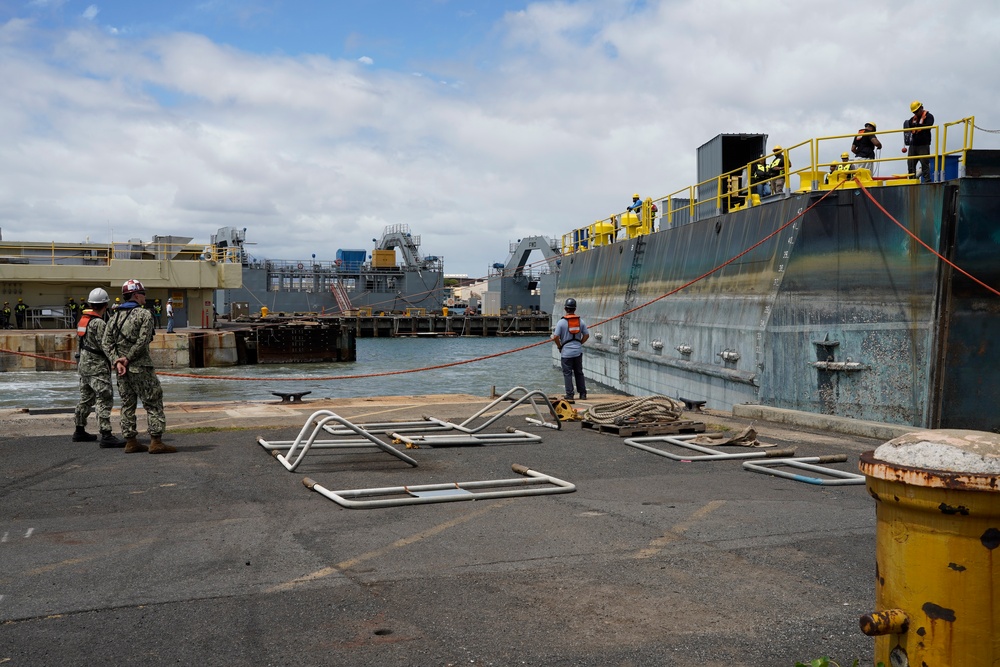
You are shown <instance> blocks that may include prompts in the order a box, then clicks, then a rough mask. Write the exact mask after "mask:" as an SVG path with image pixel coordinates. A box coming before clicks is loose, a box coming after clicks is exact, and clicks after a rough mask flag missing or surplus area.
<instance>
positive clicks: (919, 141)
mask: <svg viewBox="0 0 1000 667" xmlns="http://www.w3.org/2000/svg"><path fill="white" fill-rule="evenodd" d="M910 111H912V112H913V116H912V117H910V118H908V119H906V122H904V123H903V127H904V128H907V129H909V130H911V131H910V132H904V133H903V143H904V144H906V145H907V146H909V147H910V149H909V150H910V159H909V160H907V161H906V169H907V171H909V172H910V178H916V176H917V163H918V162H919V163H920V180H921V181H922V182H924V183H930V182H931V159H930V157H929V156H930V154H931V131H930V130H929V129H913V128H929V127H931V126H932V125H934V115H933V114H932V113H931V112H930V111H928V110H927V109H924V105H923V103H922V102H920V101H919V100H913V102H911V103H910ZM906 150H907V149H906V146H903V152H904V153H905V152H906ZM921 155H926V156H928V157H919V156H921Z"/></svg>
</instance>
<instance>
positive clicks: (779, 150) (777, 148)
mask: <svg viewBox="0 0 1000 667" xmlns="http://www.w3.org/2000/svg"><path fill="white" fill-rule="evenodd" d="M782 150H784V149H783V148H782V147H781V146H775V147H774V148H772V149H771V152H772V153H780V152H781V151H782Z"/></svg>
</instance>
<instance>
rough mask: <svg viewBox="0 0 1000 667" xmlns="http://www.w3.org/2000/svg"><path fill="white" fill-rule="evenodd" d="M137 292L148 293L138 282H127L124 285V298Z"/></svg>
mask: <svg viewBox="0 0 1000 667" xmlns="http://www.w3.org/2000/svg"><path fill="white" fill-rule="evenodd" d="M136 292H142V293H143V294H145V293H146V288H145V287H143V286H142V283H140V282H139V281H138V280H126V281H125V284H124V285H122V296H131V295H133V294H135V293H136Z"/></svg>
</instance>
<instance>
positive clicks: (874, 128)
mask: <svg viewBox="0 0 1000 667" xmlns="http://www.w3.org/2000/svg"><path fill="white" fill-rule="evenodd" d="M869 125H871V126H872V129H873V130H877V129H878V128H877V127H875V123H873V122H871V121H868V122H867V123H865V127H868V126H869Z"/></svg>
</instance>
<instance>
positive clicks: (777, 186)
mask: <svg viewBox="0 0 1000 667" xmlns="http://www.w3.org/2000/svg"><path fill="white" fill-rule="evenodd" d="M790 166H792V165H791V163H789V164H785V152H784V149H782V148H781V146H775V147H774V148H772V149H771V159H770V160H769V161H768V163H767V174H768V176H769V177H770V178H772V179H773V180H772V181H771V192H773V193H774V194H781V191H782V190H784V188H785V170H786V169H787V168H788V167H790Z"/></svg>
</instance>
